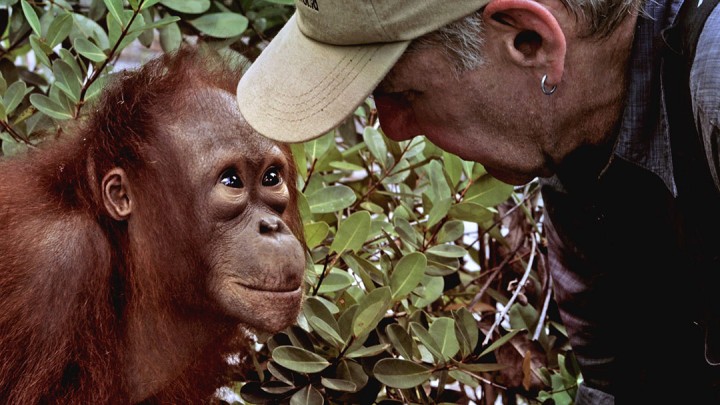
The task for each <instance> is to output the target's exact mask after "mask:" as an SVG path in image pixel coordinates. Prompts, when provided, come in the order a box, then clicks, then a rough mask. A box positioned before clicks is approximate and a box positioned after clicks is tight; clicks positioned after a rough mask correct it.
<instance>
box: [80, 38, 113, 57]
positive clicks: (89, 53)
mask: <svg viewBox="0 0 720 405" xmlns="http://www.w3.org/2000/svg"><path fill="white" fill-rule="evenodd" d="M73 46H74V47H75V50H76V51H77V52H78V53H79V54H80V55H82V56H84V57H86V58H88V59H90V60H91V61H93V62H102V61H104V60H105V59H107V55H105V52H103V50H102V49H100V48H98V47H97V46H95V44H93V43H92V42H90V41H88V40H87V39H85V38H78V39H76V40H75V42H74V43H73Z"/></svg>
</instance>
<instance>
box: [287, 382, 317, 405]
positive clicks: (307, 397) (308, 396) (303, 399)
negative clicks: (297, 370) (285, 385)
mask: <svg viewBox="0 0 720 405" xmlns="http://www.w3.org/2000/svg"><path fill="white" fill-rule="evenodd" d="M324 403H325V399H323V396H322V394H321V393H319V392H318V390H316V389H315V388H313V386H312V385H306V386H305V388H303V389H301V390H300V391H298V392H296V393H295V394H294V395H293V396H292V397H291V398H290V405H323V404H324Z"/></svg>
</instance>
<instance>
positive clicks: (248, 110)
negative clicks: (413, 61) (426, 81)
mask: <svg viewBox="0 0 720 405" xmlns="http://www.w3.org/2000/svg"><path fill="white" fill-rule="evenodd" d="M409 43H410V41H402V42H393V43H383V44H368V45H362V46H339V45H329V44H324V43H320V42H317V41H314V40H312V39H310V38H308V37H306V36H305V35H304V34H303V33H302V32H301V31H300V29H299V28H298V26H297V22H296V16H295V15H293V17H292V18H291V19H290V20H289V21H288V22H287V23H286V24H285V26H284V27H283V29H282V30H281V31H280V32H279V33H278V34H277V35H276V36H275V38H274V39H273V40H272V41H271V42H270V44H269V45H268V46H267V48H265V49H264V50H263V52H262V53H261V54H260V56H259V57H258V59H257V60H256V61H255V62H254V63H253V64H252V66H250V68H249V69H248V71H247V72H246V73H245V74H244V75H243V77H242V79H241V80H240V83H239V84H238V87H237V101H238V105H239V107H240V112H241V113H242V115H243V116H244V117H245V119H246V120H247V122H248V123H249V124H250V125H251V126H252V127H253V128H254V129H255V130H256V131H258V132H259V133H260V134H262V135H264V136H266V137H268V138H270V139H274V140H277V141H282V142H302V141H306V140H309V139H313V138H316V137H318V136H320V135H323V134H325V133H327V132H328V131H330V130H331V129H333V128H335V127H337V126H338V125H339V124H340V123H341V122H342V121H343V120H344V119H345V118H346V117H347V116H348V115H350V114H351V113H352V112H353V111H354V110H355V108H357V106H358V105H360V104H361V103H362V102H363V101H364V100H365V99H366V98H367V97H368V96H369V95H370V93H371V92H372V91H373V89H374V88H375V87H376V86H377V85H378V83H379V82H380V81H381V80H382V78H383V77H384V76H385V75H386V74H387V72H388V71H389V70H390V69H391V68H392V67H393V65H394V64H395V62H397V60H398V59H399V58H400V56H401V55H402V54H403V52H404V51H405V49H406V48H407V46H408V44H409Z"/></svg>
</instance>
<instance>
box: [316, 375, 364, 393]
mask: <svg viewBox="0 0 720 405" xmlns="http://www.w3.org/2000/svg"><path fill="white" fill-rule="evenodd" d="M320 383H321V384H322V385H323V387H325V388H329V389H331V390H335V391H344V392H355V391H357V389H358V388H357V385H355V383H354V382H352V381H347V380H342V379H338V378H325V377H322V378H321V379H320Z"/></svg>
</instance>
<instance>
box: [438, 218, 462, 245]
mask: <svg viewBox="0 0 720 405" xmlns="http://www.w3.org/2000/svg"><path fill="white" fill-rule="evenodd" d="M464 234H465V224H464V223H463V221H457V220H454V221H448V222H446V223H445V224H444V225H443V226H442V228H440V232H438V236H437V242H438V243H447V242H452V241H455V240H458V239H460V238H462V237H463V235H464Z"/></svg>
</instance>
